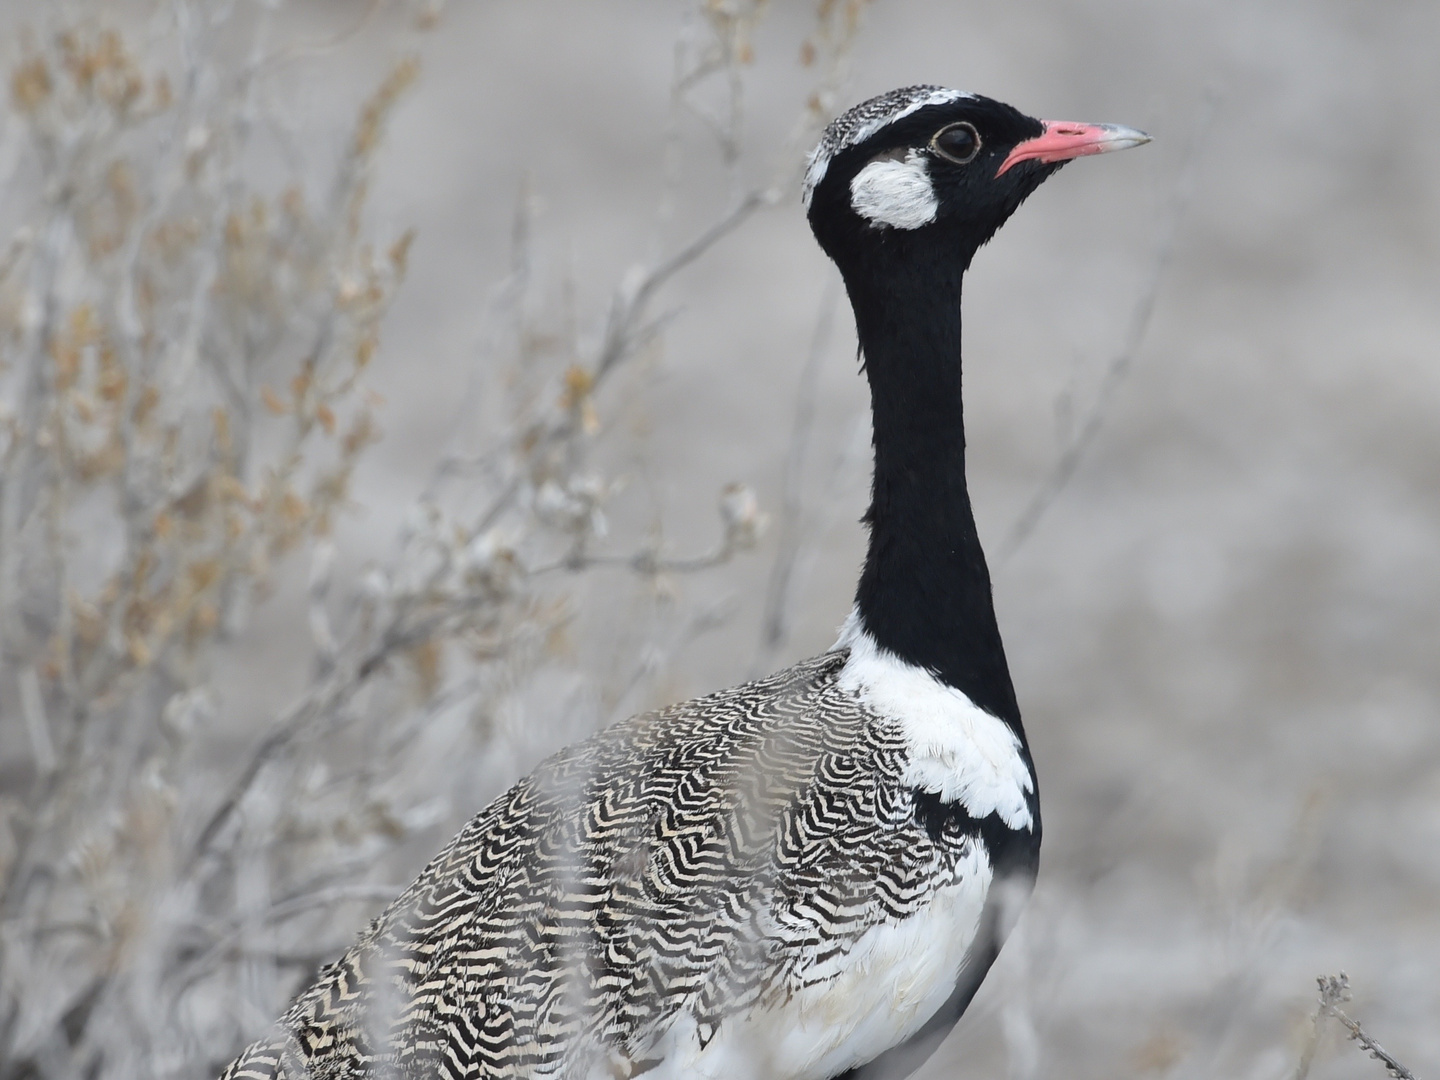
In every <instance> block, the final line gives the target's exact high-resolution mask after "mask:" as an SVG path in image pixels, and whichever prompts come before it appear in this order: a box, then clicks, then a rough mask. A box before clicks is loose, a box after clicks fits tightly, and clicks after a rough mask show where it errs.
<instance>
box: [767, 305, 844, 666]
mask: <svg viewBox="0 0 1440 1080" xmlns="http://www.w3.org/2000/svg"><path fill="white" fill-rule="evenodd" d="M839 302H840V282H839V279H838V278H835V277H831V278H830V280H829V281H828V282H827V283H826V286H825V292H824V293H823V294H822V296H821V298H820V311H819V314H818V315H817V316H816V318H815V329H814V331H813V333H812V334H811V336H810V348H809V350H808V351H807V352H806V355H805V363H804V365H803V366H802V367H801V369H800V384H799V387H798V389H797V390H796V392H795V415H794V418H793V419H792V420H791V423H790V441H789V443H788V445H787V447H786V451H785V476H784V481H783V484H782V487H781V495H780V521H779V525H778V528H777V531H778V533H779V536H778V541H777V543H776V550H775V562H774V563H773V564H772V566H771V568H770V581H769V583H768V584H767V585H766V588H765V613H764V615H763V616H762V618H761V623H760V643H759V646H758V648H757V649H756V653H755V659H754V662H753V663H752V664H751V668H750V673H751V677H752V678H753V677H756V676H758V675H761V674H763V673H764V672H765V671H766V670H767V669H768V668H769V667H770V664H771V662H772V661H773V660H774V658H775V654H776V653H777V652H779V651H780V649H782V648H783V647H784V645H785V642H786V640H788V638H789V636H790V625H789V609H790V605H791V603H792V602H793V595H792V594H793V590H792V587H791V585H792V579H793V577H794V573H795V564H796V560H797V559H798V558H799V555H800V546H801V543H802V541H803V535H802V533H803V530H802V522H801V515H802V512H803V510H804V505H803V503H804V497H803V484H804V480H805V457H806V454H807V452H808V451H809V447H810V432H811V429H812V427H813V426H814V423H815V398H816V395H817V392H818V389H819V383H820V365H821V362H822V361H823V360H824V358H825V355H826V353H827V351H828V350H829V346H830V334H831V331H832V329H833V327H834V324H835V309H836V307H837V306H838V304H839Z"/></svg>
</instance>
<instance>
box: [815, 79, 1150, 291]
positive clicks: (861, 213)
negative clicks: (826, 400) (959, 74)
mask: <svg viewBox="0 0 1440 1080" xmlns="http://www.w3.org/2000/svg"><path fill="white" fill-rule="evenodd" d="M1149 141H1150V137H1149V136H1148V135H1146V134H1145V133H1144V132H1140V131H1136V130H1135V129H1133V128H1127V127H1119V126H1116V125H1113V124H1081V123H1068V122H1063V121H1054V120H1037V119H1035V118H1034V117H1031V116H1027V115H1025V114H1024V113H1022V112H1020V111H1019V110H1018V109H1016V108H1013V107H1012V106H1010V105H1006V104H1004V103H1003V102H999V101H995V100H993V99H991V98H987V97H981V96H980V95H978V94H968V93H962V92H960V91H957V90H947V89H945V88H944V87H939V86H911V87H906V88H904V89H901V90H892V91H891V92H890V93H888V94H882V95H880V96H879V97H876V98H871V99H870V100H869V101H866V102H863V103H862V104H860V105H857V106H855V107H854V108H853V109H851V110H850V111H849V112H846V113H845V114H843V115H842V116H839V117H837V118H836V119H835V120H834V121H832V122H831V124H830V126H829V127H827V128H826V129H825V133H824V135H823V136H822V137H821V139H820V143H819V145H818V146H817V147H816V148H815V150H814V152H813V153H812V154H811V156H810V162H809V166H808V168H807V169H806V173H805V186H804V198H805V206H806V210H807V212H808V214H809V218H810V227H811V228H812V229H813V230H814V232H815V237H816V239H818V240H819V241H820V246H821V247H823V248H824V249H825V251H826V253H827V254H828V255H829V256H830V257H831V258H832V259H834V260H835V261H836V263H837V264H839V266H840V269H841V271H842V272H844V273H845V275H846V277H847V279H849V278H850V277H851V274H852V272H853V271H855V270H858V269H863V268H866V267H870V268H872V269H873V260H874V258H875V257H876V256H877V255H880V254H881V253H884V252H886V251H892V252H897V253H903V254H905V255H909V254H911V253H912V252H913V251H914V249H915V248H916V246H917V245H918V246H921V247H923V248H926V249H929V250H930V251H931V252H933V253H935V254H937V255H939V254H942V253H943V254H944V256H945V257H946V258H947V259H951V260H958V262H957V263H956V265H958V266H959V267H960V268H961V269H963V268H964V267H965V266H967V265H969V262H970V259H971V257H972V256H973V255H974V253H975V251H976V250H978V249H979V247H980V246H981V245H982V244H984V243H985V242H986V241H987V240H989V239H990V237H991V236H993V235H994V234H995V231H996V230H997V229H999V228H1000V226H1001V225H1003V224H1004V223H1005V220H1006V219H1007V218H1008V217H1009V216H1010V215H1011V214H1012V213H1014V212H1015V209H1016V207H1018V206H1019V205H1020V204H1021V203H1022V202H1023V201H1024V200H1025V198H1026V197H1027V196H1028V195H1029V194H1030V193H1031V192H1032V191H1034V190H1035V189H1036V188H1037V187H1039V186H1040V184H1041V183H1042V182H1043V181H1044V180H1045V179H1046V178H1047V177H1048V176H1050V175H1051V174H1052V173H1054V172H1055V171H1056V170H1058V169H1059V168H1060V166H1061V165H1063V164H1064V163H1065V162H1067V161H1069V160H1071V159H1072V158H1077V157H1083V156H1086V155H1090V154H1103V153H1106V152H1108V151H1111V150H1123V149H1126V148H1127V147H1131V146H1139V145H1140V144H1142V143H1146V142H1149Z"/></svg>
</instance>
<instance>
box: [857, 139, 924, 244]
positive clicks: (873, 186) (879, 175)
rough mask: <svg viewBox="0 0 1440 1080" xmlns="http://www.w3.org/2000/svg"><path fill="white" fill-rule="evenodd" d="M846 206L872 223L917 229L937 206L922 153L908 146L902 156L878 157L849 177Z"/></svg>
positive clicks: (896, 227)
mask: <svg viewBox="0 0 1440 1080" xmlns="http://www.w3.org/2000/svg"><path fill="white" fill-rule="evenodd" d="M850 206H851V207H852V208H853V209H854V211H855V212H856V213H857V214H859V215H860V216H861V217H863V218H865V220H867V221H869V222H870V223H871V224H872V225H889V226H890V227H892V228H895V229H918V228H920V226H922V225H929V224H930V222H932V221H934V220H935V214H936V213H937V212H938V211H939V209H940V203H939V200H937V199H936V198H935V188H934V186H933V185H932V184H931V183H930V165H929V162H928V161H927V160H926V158H925V155H924V154H922V153H920V151H918V150H911V151H910V152H909V153H908V154H906V155H905V157H904V159H903V160H897V159H895V158H888V157H887V158H879V159H877V160H875V161H872V162H870V164H868V165H866V166H865V167H864V168H863V169H861V170H860V171H859V172H858V173H856V174H855V179H853V180H851V181H850Z"/></svg>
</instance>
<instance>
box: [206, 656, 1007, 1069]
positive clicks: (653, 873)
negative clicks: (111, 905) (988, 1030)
mask: <svg viewBox="0 0 1440 1080" xmlns="http://www.w3.org/2000/svg"><path fill="white" fill-rule="evenodd" d="M845 659H846V654H845V653H844V652H836V653H830V654H827V655H824V656H821V657H819V658H816V659H814V660H809V661H805V662H804V663H801V664H798V665H796V666H795V667H792V668H789V669H787V670H785V671H782V672H779V673H778V674H776V675H773V676H771V677H770V678H768V679H763V680H761V681H759V682H755V683H750V684H747V685H745V686H740V687H735V688H732V689H729V690H725V691H722V692H720V693H718V694H712V695H710V696H709V697H704V698H700V699H697V700H695V701H690V702H686V703H684V704H681V705H676V706H672V707H671V708H668V709H664V710H661V711H659V712H655V713H649V714H645V715H642V716H637V717H634V718H632V719H630V720H628V721H625V722H623V723H620V724H616V725H615V726H613V727H610V728H607V729H606V730H604V731H602V732H600V733H599V734H597V735H595V736H593V737H592V738H590V739H588V740H586V741H584V742H582V743H578V744H576V745H574V746H571V747H569V748H567V749H565V750H562V751H561V752H560V753H558V754H556V755H555V756H554V757H552V758H550V759H549V760H548V761H546V762H545V763H544V764H543V765H542V766H541V767H540V768H539V769H537V770H536V771H535V772H533V773H532V774H531V775H529V776H528V777H526V778H525V779H524V780H522V781H520V783H518V784H516V785H515V786H514V787H513V788H511V789H510V791H509V792H508V793H507V794H506V795H505V796H504V797H502V798H501V799H499V800H497V801H496V802H495V803H493V804H491V806H489V807H488V808H487V809H486V810H485V811H484V812H482V813H481V814H480V815H479V816H477V817H476V818H475V819H474V820H473V821H471V822H470V824H469V825H468V826H467V827H466V828H465V830H464V831H463V832H461V833H460V835H459V836H457V837H456V838H455V840H454V841H453V842H452V843H451V845H450V846H449V847H448V848H447V849H446V850H445V851H443V852H441V854H440V855H439V856H437V857H436V858H435V859H434V861H432V862H431V863H430V865H429V866H428V867H426V869H425V871H424V872H423V873H422V874H421V875H420V877H419V879H418V880H417V881H416V882H415V883H414V884H413V885H412V886H411V887H410V888H409V889H408V890H406V892H405V893H404V894H403V895H402V896H401V897H399V899H397V900H396V901H395V902H394V903H393V904H392V905H391V906H390V907H389V908H388V909H387V910H386V912H385V913H384V914H383V915H381V916H380V917H379V918H378V919H376V920H375V922H374V923H372V924H371V926H370V927H369V928H368V929H367V930H366V931H365V933H364V934H363V935H362V936H361V938H360V940H359V942H357V943H356V945H355V946H354V947H353V948H352V949H351V950H350V951H349V952H348V953H347V954H346V955H345V956H344V957H343V958H342V959H341V960H340V961H339V962H338V963H336V964H334V965H332V966H331V967H329V968H328V969H326V971H325V972H324V973H323V974H322V976H321V978H320V979H319V981H318V982H317V983H316V984H315V985H314V986H313V987H312V988H311V989H310V990H309V991H308V992H307V993H305V994H304V995H302V996H301V997H300V998H299V999H298V1000H297V1001H296V1002H295V1004H294V1006H293V1007H292V1008H291V1009H290V1011H289V1012H288V1013H287V1014H286V1015H285V1016H284V1017H283V1018H282V1020H281V1021H280V1022H279V1024H278V1025H277V1029H276V1031H275V1032H274V1033H272V1035H270V1036H269V1037H267V1038H266V1039H264V1040H262V1041H261V1042H259V1043H257V1044H255V1045H254V1046H252V1047H251V1048H250V1049H249V1050H247V1051H246V1052H245V1054H244V1055H243V1056H242V1057H241V1059H240V1060H239V1061H237V1062H236V1063H235V1064H234V1065H233V1066H232V1067H231V1068H230V1070H229V1071H227V1072H226V1074H225V1076H226V1078H227V1080H240V1078H250V1077H271V1076H274V1075H275V1072H276V1066H277V1064H278V1063H279V1061H280V1059H282V1058H288V1059H289V1060H290V1061H291V1062H293V1066H292V1067H295V1071H296V1074H297V1075H300V1074H301V1072H300V1069H299V1068H298V1067H299V1066H300V1065H301V1063H302V1062H305V1063H308V1066H309V1069H310V1075H312V1076H314V1077H316V1078H325V1080H329V1078H335V1080H339V1078H342V1077H345V1078H349V1077H362V1076H365V1077H368V1076H372V1075H387V1076H396V1077H403V1078H406V1080H410V1078H412V1077H413V1078H416V1080H418V1078H420V1077H432V1076H443V1075H475V1076H484V1077H518V1076H529V1075H533V1074H536V1073H542V1074H550V1073H552V1072H554V1073H556V1074H558V1075H581V1076H583V1075H588V1074H589V1072H590V1069H591V1067H592V1066H593V1065H594V1064H596V1063H609V1062H611V1061H612V1060H613V1061H615V1062H616V1064H617V1066H618V1064H619V1062H620V1061H625V1062H628V1063H629V1065H630V1067H631V1068H634V1069H637V1070H638V1069H639V1068H640V1067H642V1066H643V1064H644V1063H645V1062H646V1061H647V1060H649V1059H650V1058H652V1057H653V1055H654V1053H655V1052H656V1050H657V1046H656V1042H657V1040H658V1039H659V1038H661V1037H663V1033H664V1030H665V1025H666V1023H667V1022H668V1021H670V1020H673V1018H674V1017H675V1016H676V1015H677V1013H679V1012H680V1011H681V1010H685V1011H687V1012H689V1013H691V1014H692V1015H693V1016H694V1018H695V1023H696V1025H697V1026H698V1027H699V1029H700V1030H701V1032H702V1033H703V1032H704V1031H705V1029H706V1028H718V1027H719V1025H720V1024H722V1023H723V1022H724V1020H725V1018H726V1017H727V1016H732V1015H734V1014H736V1013H739V1012H743V1011H744V1010H746V1009H749V1008H760V1009H765V1008H767V1007H768V1008H775V1007H777V1006H778V1005H779V1004H780V1003H782V1002H783V1001H784V1000H785V999H789V998H793V997H794V996H795V995H796V994H797V993H798V992H799V991H801V990H802V989H804V988H805V987H807V986H814V985H815V984H817V983H819V982H822V981H824V980H825V979H826V978H827V977H830V976H831V975H832V974H833V972H834V971H835V970H837V968H839V967H841V966H843V965H844V963H845V958H846V955H847V953H848V952H849V951H850V949H851V947H852V946H853V945H854V944H855V942H856V941H857V940H859V939H860V937H861V936H862V935H863V934H864V933H865V932H866V931H867V930H869V929H871V928H872V927H875V926H876V925H878V924H881V923H883V922H885V921H887V920H888V921H901V920H904V919H906V918H908V917H909V916H911V915H913V914H914V913H915V912H916V911H917V910H918V909H919V908H920V907H922V906H923V905H924V904H926V903H927V902H928V901H929V899H930V897H931V895H932V893H933V892H934V891H935V890H936V889H937V888H939V887H942V886H944V885H946V884H949V883H952V882H953V881H954V879H955V876H956V873H957V871H958V870H960V869H963V868H965V867H967V866H969V865H970V863H971V862H972V861H973V855H974V848H975V844H976V842H977V835H978V833H979V832H980V831H982V830H983V831H986V832H992V833H995V834H1000V833H1003V832H1005V831H1007V830H1006V829H1005V826H1004V825H1003V824H1002V823H1000V822H999V821H998V820H996V819H994V816H993V815H992V816H991V818H990V819H989V820H987V821H985V822H974V821H972V820H970V819H969V818H968V817H967V816H963V812H962V815H961V816H956V815H955V811H954V809H953V808H950V809H948V810H947V811H946V814H945V815H944V816H943V818H944V819H943V820H937V819H936V818H935V817H934V813H933V807H932V806H931V805H930V804H928V803H927V804H924V805H921V804H917V800H916V793H915V791H914V789H913V788H911V787H908V786H907V785H906V784H904V783H903V781H902V776H903V773H904V769H905V756H906V746H905V740H904V737H903V735H902V733H901V732H900V731H899V729H898V728H897V727H896V725H895V724H894V722H893V721H889V720H886V719H884V718H882V717H877V716H875V715H874V714H872V713H870V712H868V711H867V710H865V709H864V708H862V707H860V706H859V705H858V704H857V702H856V700H855V698H854V697H853V696H852V695H851V694H849V693H848V692H846V691H845V690H842V689H841V688H840V687H839V686H838V685H837V680H836V676H837V674H838V673H839V671H840V669H841V667H842V666H843V664H844V662H845ZM482 1007H483V1013H482V1012H480V1011H479V1010H480V1008H482ZM921 1019H925V1018H924V1017H922V1018H921ZM377 1022H378V1029H377ZM702 1040H703V1034H702ZM380 1064H383V1065H384V1066H386V1067H387V1068H386V1070H384V1071H380V1072H379V1073H378V1074H377V1072H376V1066H377V1065H380ZM477 1066H478V1070H477ZM619 1068H620V1074H621V1075H626V1074H627V1073H626V1072H625V1068H624V1066H619ZM389 1070H393V1072H392V1071H389ZM577 1070H578V1071H577Z"/></svg>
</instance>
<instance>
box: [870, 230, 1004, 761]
mask: <svg viewBox="0 0 1440 1080" xmlns="http://www.w3.org/2000/svg"><path fill="white" fill-rule="evenodd" d="M896 240H897V241H900V242H899V243H897V244H896V245H895V248H894V249H893V250H891V251H889V252H887V253H886V254H887V255H890V256H892V257H891V258H882V260H881V261H882V262H883V263H885V264H886V265H884V266H876V265H874V264H873V263H872V264H871V265H868V266H866V267H865V268H864V272H863V273H856V274H846V285H847V288H848V290H849V293H850V301H851V304H852V305H853V307H854V309H855V321H856V326H857V329H858V331H859V336H860V347H861V349H862V350H863V352H864V355H865V371H866V374H867V375H868V376H869V379H870V394H871V403H872V408H873V411H874V433H875V481H874V488H873V492H872V498H871V504H870V510H869V513H868V514H867V515H866V521H867V522H868V523H869V525H870V548H869V552H868V553H867V555H866V557H865V569H864V572H863V573H862V574H861V576H860V585H859V588H858V590H857V593H856V606H857V607H858V609H859V612H860V616H861V618H862V619H863V620H864V624H865V628H866V629H867V630H868V631H869V632H870V634H871V635H872V636H873V637H874V638H875V640H876V642H877V644H879V645H880V646H881V647H882V648H885V649H888V650H890V651H891V652H893V653H895V654H896V655H897V656H899V657H900V658H901V659H903V660H905V661H908V662H909V663H911V664H915V665H917V666H919V667H922V668H925V669H927V670H929V671H931V672H933V673H934V674H935V675H937V676H938V677H939V678H941V679H942V680H944V681H945V682H946V683H948V684H950V685H951V686H954V687H955V688H957V689H958V690H960V691H962V692H963V693H964V694H965V695H966V696H968V697H969V698H970V700H972V701H973V702H975V704H976V705H978V706H980V707H981V708H982V709H985V710H986V711H987V712H990V713H992V714H994V715H995V716H998V717H999V718H1001V719H1002V720H1005V721H1007V722H1009V723H1010V724H1011V725H1012V726H1013V727H1014V728H1015V729H1016V730H1017V732H1018V731H1020V711H1019V708H1018V706H1017V705H1016V702H1015V690H1014V687H1013V686H1012V684H1011V682H1010V669H1009V667H1008V666H1007V665H1006V663H1005V650H1004V648H1003V646H1002V645H1001V642H1000V630H999V627H998V625H997V624H996V621H995V605H994V601H993V599H992V597H991V592H990V572H989V569H988V568H987V566H986V564H985V554H984V552H982V551H981V550H980V538H979V536H978V534H977V533H976V531H975V516H974V514H973V512H972V511H971V508H970V492H969V490H968V489H967V488H966V486H965V425H964V415H963V410H962V407H961V392H960V285H961V278H962V276H963V274H964V271H965V267H966V266H967V265H968V264H969V259H968V258H966V259H963V260H962V259H958V258H956V254H955V252H953V251H931V252H927V251H925V250H923V249H922V250H915V249H913V248H912V249H911V250H904V248H908V247H910V245H909V244H906V243H904V240H903V239H902V238H900V237H896ZM917 247H918V245H917ZM927 256H928V257H927ZM1022 737H1023V735H1022Z"/></svg>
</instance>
